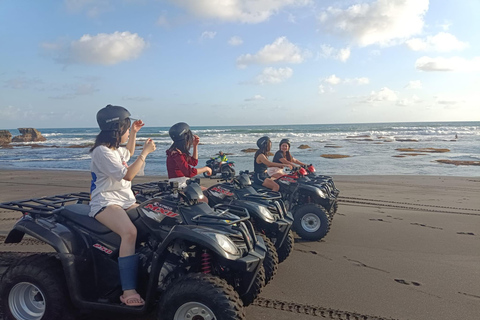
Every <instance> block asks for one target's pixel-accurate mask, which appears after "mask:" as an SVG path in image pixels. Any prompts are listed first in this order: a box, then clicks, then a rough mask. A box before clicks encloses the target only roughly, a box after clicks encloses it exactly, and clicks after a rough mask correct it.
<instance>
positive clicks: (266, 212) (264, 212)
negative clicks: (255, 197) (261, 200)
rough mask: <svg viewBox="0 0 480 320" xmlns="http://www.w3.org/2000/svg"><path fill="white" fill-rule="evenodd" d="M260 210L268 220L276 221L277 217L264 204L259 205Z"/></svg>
mask: <svg viewBox="0 0 480 320" xmlns="http://www.w3.org/2000/svg"><path fill="white" fill-rule="evenodd" d="M258 211H259V212H260V214H261V215H262V216H263V218H265V220H267V221H268V222H275V217H274V216H273V215H272V213H271V212H270V210H268V209H267V208H265V207H264V206H258Z"/></svg>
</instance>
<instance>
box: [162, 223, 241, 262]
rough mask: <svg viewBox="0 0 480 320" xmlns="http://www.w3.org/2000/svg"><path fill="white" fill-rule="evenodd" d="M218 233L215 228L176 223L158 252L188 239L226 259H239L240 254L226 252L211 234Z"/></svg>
mask: <svg viewBox="0 0 480 320" xmlns="http://www.w3.org/2000/svg"><path fill="white" fill-rule="evenodd" d="M215 233H218V231H217V230H215V229H210V228H205V227H198V226H195V225H176V226H174V227H173V228H172V230H171V231H170V232H169V233H168V235H167V237H166V238H165V239H164V240H163V241H162V243H161V245H160V246H159V247H158V249H157V252H158V253H159V254H160V253H161V252H167V251H166V250H165V249H166V248H167V247H168V246H169V245H170V244H172V243H173V242H175V241H177V240H186V241H189V242H192V243H196V244H198V245H200V246H201V247H203V248H205V249H208V250H210V251H212V253H213V254H215V255H216V256H217V257H220V258H222V259H225V260H232V261H234V260H237V259H238V258H239V256H236V255H234V254H230V253H229V252H226V251H225V250H224V249H223V248H222V247H221V246H220V244H219V243H218V242H217V241H215V239H214V237H212V236H210V235H209V234H215Z"/></svg>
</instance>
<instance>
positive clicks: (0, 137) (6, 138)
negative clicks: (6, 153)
mask: <svg viewBox="0 0 480 320" xmlns="http://www.w3.org/2000/svg"><path fill="white" fill-rule="evenodd" d="M10 142H12V134H11V133H10V131H8V130H0V145H5V144H9V143H10Z"/></svg>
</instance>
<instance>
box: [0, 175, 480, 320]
mask: <svg viewBox="0 0 480 320" xmlns="http://www.w3.org/2000/svg"><path fill="white" fill-rule="evenodd" d="M0 176H1V179H0V202H4V201H9V200H20V199H26V198H29V197H39V196H46V195H54V194H61V193H67V192H75V191H88V189H89V180H90V177H89V173H88V172H76V171H9V170H0ZM159 179H161V177H152V176H147V177H137V178H135V180H134V182H133V183H140V182H148V181H154V180H159ZM334 181H335V183H336V184H337V187H338V188H339V189H340V190H341V193H340V200H341V201H340V204H339V210H338V213H337V215H336V216H335V218H334V220H333V224H332V226H331V229H330V232H329V234H328V235H327V236H326V238H325V239H324V240H322V241H320V242H305V241H302V240H301V239H299V238H298V237H297V238H296V242H295V248H294V251H293V253H292V255H291V256H290V257H289V258H288V259H287V260H286V261H285V262H284V263H282V264H281V265H280V266H279V270H278V274H277V275H276V276H275V278H274V279H273V280H272V281H271V283H270V284H269V285H268V286H267V287H266V288H264V290H263V292H262V294H261V295H260V299H259V300H257V302H256V303H255V304H254V305H252V306H249V307H247V308H246V312H247V318H248V319H268V320H270V319H272V320H273V319H276V320H277V319H280V320H283V319H285V320H286V319H301V320H303V319H315V318H327V319H418V320H426V319H435V320H438V319H445V320H447V319H448V320H451V319H472V320H473V319H478V318H479V316H478V315H479V314H480V197H479V194H480V178H478V177H476V178H466V177H437V176H334ZM215 182H216V180H205V179H202V184H204V185H206V186H208V185H211V184H213V183H215ZM18 217H19V214H18V213H11V212H5V211H4V210H3V209H0V240H1V241H0V242H2V243H1V244H0V255H5V254H6V253H5V252H7V251H11V252H12V251H13V252H35V251H39V250H40V249H43V250H45V249H47V248H45V247H42V246H39V245H38V244H36V243H35V242H28V241H27V242H26V243H24V244H20V245H4V244H3V239H4V236H5V235H6V233H7V232H8V230H9V228H11V226H12V225H13V224H14V223H15V221H16V219H17V218H18ZM348 317H350V318H348ZM145 319H148V318H145Z"/></svg>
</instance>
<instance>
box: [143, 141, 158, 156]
mask: <svg viewBox="0 0 480 320" xmlns="http://www.w3.org/2000/svg"><path fill="white" fill-rule="evenodd" d="M156 149H157V147H156V146H155V142H153V140H152V139H150V138H148V139H147V141H145V144H144V145H143V152H145V153H146V154H150V153H152V152H153V151H155V150H156Z"/></svg>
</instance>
